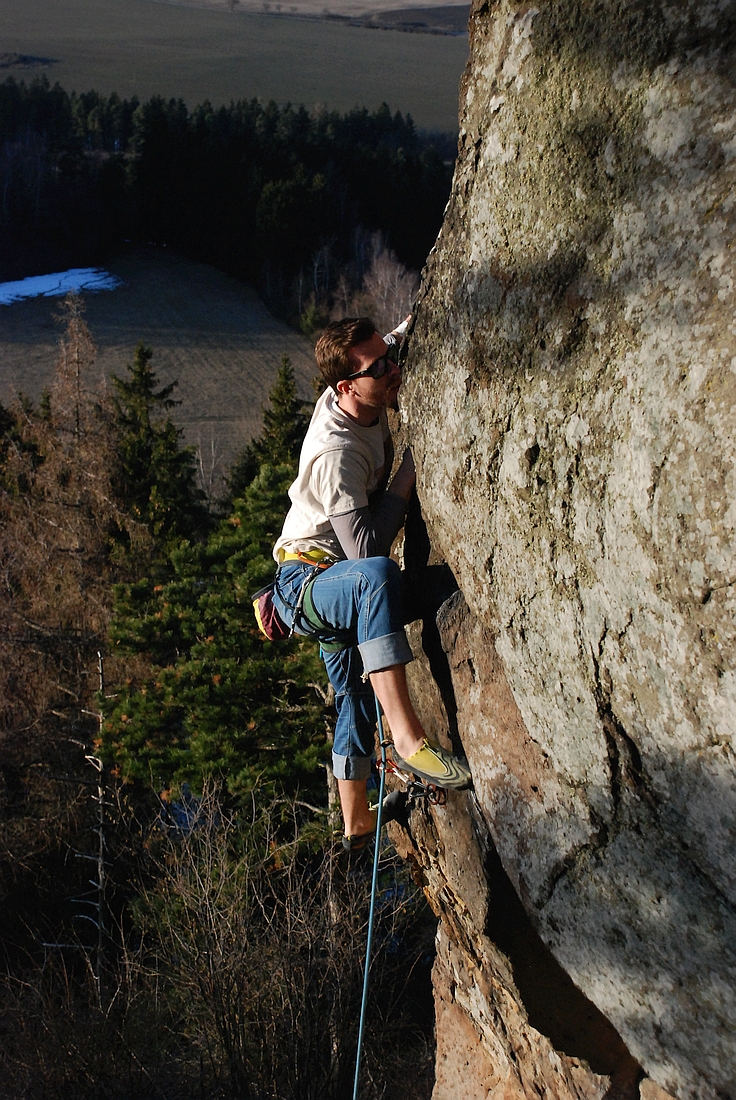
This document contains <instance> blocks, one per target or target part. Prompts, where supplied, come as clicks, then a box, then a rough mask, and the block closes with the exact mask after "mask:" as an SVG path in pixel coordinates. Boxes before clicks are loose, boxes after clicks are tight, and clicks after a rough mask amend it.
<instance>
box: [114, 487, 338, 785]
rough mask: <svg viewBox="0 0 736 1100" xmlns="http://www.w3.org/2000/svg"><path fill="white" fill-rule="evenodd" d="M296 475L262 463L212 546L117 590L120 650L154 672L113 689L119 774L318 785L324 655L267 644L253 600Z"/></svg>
mask: <svg viewBox="0 0 736 1100" xmlns="http://www.w3.org/2000/svg"><path fill="white" fill-rule="evenodd" d="M293 473H294V471H293V467H292V466H283V465H282V466H276V467H272V466H263V467H262V468H261V471H260V473H259V475H258V477H257V478H256V479H255V480H254V481H253V482H252V483H251V485H250V486H249V487H248V489H247V490H246V492H245V494H244V496H243V497H242V498H241V499H239V500H238V501H237V502H236V505H235V509H234V511H233V513H232V515H231V516H229V517H228V518H227V519H226V520H223V521H222V523H221V524H220V525H219V527H218V528H217V530H216V531H215V532H213V534H212V535H211V536H210V538H209V539H208V541H207V543H206V544H204V545H201V546H192V545H191V544H189V543H186V542H185V543H182V545H181V546H180V547H179V548H178V549H177V550H175V551H173V552H172V554H171V564H172V568H173V577H172V578H171V580H169V581H168V582H167V583H165V584H163V585H155V584H154V585H151V584H150V583H148V584H146V583H142V584H140V585H137V586H129V587H127V588H125V589H122V590H121V591H120V592H119V596H118V604H117V613H116V616H115V619H114V622H113V626H112V631H111V641H112V643H113V646H114V649H115V652H116V653H117V654H119V655H120V654H122V655H128V656H129V657H134V656H138V657H143V658H145V659H146V660H147V661H150V662H151V666H152V667H151V672H150V674H149V675H146V676H145V677H144V678H143V679H141V680H139V681H138V682H135V681H134V682H133V683H131V684H129V685H128V686H127V687H125V688H123V689H122V691H120V692H119V693H118V696H117V698H116V699H115V700H114V703H113V705H112V707H111V709H110V711H109V713H108V717H107V721H106V723H105V729H104V740H105V746H106V751H107V752H108V754H109V755H111V756H114V757H115V758H116V760H117V761H118V763H119V764H120V766H121V769H122V771H123V773H124V775H126V776H128V777H140V778H144V779H146V780H148V781H149V782H150V781H151V780H153V782H154V783H155V784H156V785H158V786H168V785H170V784H172V783H183V782H188V783H190V784H191V785H192V787H193V788H195V789H201V787H202V784H203V782H204V780H205V779H206V778H207V777H208V776H216V777H218V778H219V779H221V780H222V781H223V782H224V785H225V787H226V789H227V790H228V791H229V792H230V794H231V795H233V796H235V797H240V796H242V794H243V793H244V792H247V791H250V790H252V789H253V788H254V787H256V786H261V787H262V786H264V785H265V786H267V787H269V788H270V789H272V790H273V789H280V790H284V789H286V790H292V791H293V790H295V789H296V788H304V787H307V788H309V787H310V786H312V785H313V786H314V788H315V791H317V792H320V791H321V790H322V789H323V787H324V781H323V779H318V778H317V773H316V768H317V766H318V764H319V762H320V760H321V759H322V758H323V757H324V756H325V755H326V749H325V724H324V712H323V706H322V702H321V700H320V695H319V689H317V690H315V681H316V682H317V684H318V683H319V680H320V679H321V678H322V670H321V665H320V663H319V660H318V656H317V649H316V647H315V646H314V645H313V644H312V643H305V642H299V641H298V640H296V639H294V640H293V641H292V642H278V643H272V642H267V641H265V640H264V639H263V638H262V637H261V635H260V634H259V633H258V630H257V627H256V623H255V618H254V615H253V607H252V604H251V600H250V595H251V593H252V592H253V591H255V590H256V589H257V588H259V587H260V586H261V585H263V584H264V583H265V582H266V581H267V580H268V579H270V577H271V576H272V575H273V560H272V559H271V556H270V551H271V546H272V545H273V542H274V541H275V539H276V537H277V534H278V530H279V527H280V524H281V520H282V518H283V515H284V511H285V508H286V504H287V502H288V498H287V495H286V493H287V489H288V486H289V483H290V481H291V480H292V478H293ZM142 607H143V610H142V611H141V608H142Z"/></svg>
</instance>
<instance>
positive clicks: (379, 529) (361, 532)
mask: <svg viewBox="0 0 736 1100" xmlns="http://www.w3.org/2000/svg"><path fill="white" fill-rule="evenodd" d="M405 514H406V501H405V500H404V499H403V498H402V497H400V496H397V495H396V494H395V493H394V492H393V484H392V487H391V490H390V491H389V492H388V493H384V495H383V496H382V497H381V500H380V501H379V502H378V504H377V505H376V506H375V507H374V508H373V509H371V508H369V507H367V506H366V507H365V508H356V509H355V511H353V512H344V513H343V514H342V515H341V516H332V517H331V518H330V522H331V523H332V529H333V531H334V532H335V534H336V535H337V537H338V539H339V542H340V545H341V546H342V549H343V553H344V554H345V557H346V558H374V557H379V556H385V555H387V554H388V553H389V551H390V550H391V544H392V543H393V541H394V539H395V538H396V536H397V534H398V533H399V531H400V530H401V527H402V524H403V522H404V516H405Z"/></svg>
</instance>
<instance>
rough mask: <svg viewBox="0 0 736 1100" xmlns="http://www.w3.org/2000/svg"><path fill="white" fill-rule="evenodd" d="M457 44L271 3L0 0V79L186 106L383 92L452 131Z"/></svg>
mask: <svg viewBox="0 0 736 1100" xmlns="http://www.w3.org/2000/svg"><path fill="white" fill-rule="evenodd" d="M370 6H371V5H370V3H368V4H367V5H366V7H370ZM272 7H273V8H275V7H276V5H275V4H274V5H272ZM287 8H288V4H286V5H284V10H286V9H287ZM467 53H468V44H467V40H466V38H464V37H453V36H445V35H436V36H435V35H428V34H403V33H400V32H398V31H391V30H388V31H386V30H369V29H366V28H363V27H354V26H349V25H345V24H343V23H340V22H339V21H338V22H333V21H326V20H316V19H301V18H289V17H285V16H280V15H278V14H275V13H273V12H271V13H269V14H265V13H264V14H257V13H255V12H252V11H250V12H244V11H238V10H237V9H236V10H235V11H228V10H225V9H224V8H223V9H221V10H216V9H206V8H204V9H203V8H195V7H186V6H184V7H183V6H178V5H174V4H166V3H151V2H150V0H22V3H21V2H19V0H0V55H3V56H2V57H0V79H1V78H2V77H3V75H5V76H11V75H12V76H15V77H17V78H25V79H28V78H29V77H32V76H33V75H35V74H36V73H41V72H43V73H46V75H47V76H48V78H49V80H50V81H51V83H52V84H53V83H54V82H55V81H57V80H58V81H59V83H60V84H61V85H62V86H63V87H65V88H66V89H67V90H70V91H71V90H76V91H78V92H81V91H88V90H90V89H92V88H94V89H95V90H96V91H98V92H100V93H102V94H104V95H109V94H110V93H111V92H113V91H115V92H117V93H118V95H120V96H122V97H126V98H130V96H132V95H134V94H135V95H137V96H138V97H139V98H141V99H147V98H149V97H150V96H152V95H154V94H158V95H163V96H165V97H166V98H169V97H172V96H173V97H177V98H178V97H181V98H183V99H184V100H185V102H186V103H187V105H188V106H189V107H190V108H191V107H194V106H196V105H197V104H198V103H202V102H203V101H204V100H206V99H209V100H210V102H212V103H213V104H215V105H219V104H221V103H229V102H230V100H231V99H235V100H238V99H250V98H252V97H259V98H260V99H261V100H264V101H265V100H269V99H274V100H276V102H278V103H282V104H283V103H285V102H287V101H291V102H292V103H304V104H305V106H307V107H308V108H310V109H312V108H314V107H315V106H316V105H317V104H324V105H325V106H326V107H327V108H329V109H334V110H338V111H347V110H350V109H351V108H352V107H355V106H365V107H368V108H369V109H371V110H373V109H375V108H376V107H378V106H380V104H381V103H382V102H387V103H388V104H389V106H390V107H391V109H392V110H400V111H401V112H402V113H407V112H408V113H410V114H411V115H412V116H413V118H414V121H415V122H416V123H417V125H418V126H420V127H423V128H426V129H432V130H441V131H444V132H455V131H456V130H457V102H458V83H459V79H460V76H461V73H462V71H463V67H464V65H465V62H466V60H467ZM13 55H16V56H15V57H14V56H13ZM34 59H35V61H34Z"/></svg>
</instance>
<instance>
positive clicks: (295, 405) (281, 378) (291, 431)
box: [228, 355, 311, 499]
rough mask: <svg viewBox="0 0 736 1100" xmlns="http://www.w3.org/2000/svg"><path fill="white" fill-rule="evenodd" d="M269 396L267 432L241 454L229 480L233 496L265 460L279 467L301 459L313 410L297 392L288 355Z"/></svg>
mask: <svg viewBox="0 0 736 1100" xmlns="http://www.w3.org/2000/svg"><path fill="white" fill-rule="evenodd" d="M268 396H269V405H268V407H267V408H266V409H265V411H264V413H263V431H262V432H261V435H260V436H259V437H258V438H257V439H254V440H253V441H252V442H251V443H249V444H248V446H247V447H246V448H245V450H244V451H243V452H242V453H241V455H240V457H239V458H238V460H237V461H236V463H235V465H234V466H233V469H232V473H231V475H230V478H229V480H228V489H229V491H230V496H231V498H233V499H234V498H236V497H239V496H242V494H243V492H244V491H245V489H246V487H247V486H248V485H249V484H250V483H251V481H252V480H253V478H254V477H255V476H256V475H257V473H258V471H259V469H260V467H261V466H262V465H263V464H264V463H269V464H270V465H272V466H278V465H280V464H281V463H296V461H297V460H298V458H299V448H300V447H301V445H302V440H303V439H304V435H305V432H306V430H307V427H308V426H309V417H310V414H311V410H310V408H309V406H308V405H306V404H305V402H303V401H302V400H301V399H300V398H299V396H298V395H297V391H296V380H295V378H294V369H293V367H292V365H291V360H290V358H289V356H288V355H284V356H282V358H281V365H280V366H279V373H278V376H277V378H276V382H275V383H274V386H273V389H272V390H271V392H270V393H269V395H268Z"/></svg>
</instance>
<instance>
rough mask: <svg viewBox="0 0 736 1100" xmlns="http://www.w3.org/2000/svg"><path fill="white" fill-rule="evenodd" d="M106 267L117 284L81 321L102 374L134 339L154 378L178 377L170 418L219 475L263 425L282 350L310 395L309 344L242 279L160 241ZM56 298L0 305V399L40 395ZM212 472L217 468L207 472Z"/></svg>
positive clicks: (116, 368)
mask: <svg viewBox="0 0 736 1100" xmlns="http://www.w3.org/2000/svg"><path fill="white" fill-rule="evenodd" d="M109 270H110V271H111V272H113V273H114V274H115V275H117V276H118V277H119V278H121V279H122V280H123V284H122V286H120V287H119V288H118V289H117V290H112V291H100V293H98V294H89V295H87V296H86V298H85V300H86V303H87V312H86V320H87V323H88V324H89V327H90V329H91V331H92V335H93V337H94V340H95V343H96V344H97V349H98V356H97V363H98V366H99V371H100V375H101V376H102V375H105V376H107V377H109V376H110V374H117V375H119V376H122V375H124V374H125V368H126V365H127V364H128V363H130V362H131V361H132V358H133V349H134V347H135V345H136V344H137V343H138V341H139V340H143V341H144V343H146V344H147V345H149V346H150V347H152V348H153V350H154V357H153V366H154V369H155V371H156V373H157V374H158V377H159V381H160V382H161V383H162V384H165V383H168V382H172V381H173V380H174V379H177V380H178V382H179V386H178V389H177V392H176V394H175V395H174V396H175V397H177V398H178V399H179V400H180V401H181V405H179V406H177V408H176V409H174V411H173V413H172V416H173V418H174V420H175V421H176V422H177V424H179V425H180V426H181V427H182V428H183V429H184V433H185V440H186V442H187V443H188V444H191V445H192V446H195V447H199V448H201V450H202V453H203V458H204V461H205V466H206V468H207V470H209V467H210V466H211V465H212V462H213V452H214V465H215V474H216V475H218V474H219V475H220V476H222V474H224V473H225V472H226V470H227V469H228V468H229V466H230V465H231V464H232V462H233V460H234V459H235V457H236V455H237V453H238V452H239V451H240V450H241V448H242V447H244V446H245V444H246V443H247V442H248V440H250V439H251V438H252V437H253V436H254V435H257V434H258V433H259V432H260V429H261V423H262V415H261V414H262V410H263V408H264V406H265V405H266V404H267V403H268V393H269V390H270V389H271V387H272V386H273V384H274V382H275V381H276V375H277V373H278V368H279V363H280V362H281V356H282V355H288V356H289V357H290V358H291V362H292V366H293V367H294V373H295V375H296V379H297V384H298V387H299V392H300V394H301V395H302V396H303V397H304V398H305V399H307V400H310V399H313V398H314V391H313V390H312V387H311V380H312V378H313V377H314V375H315V374H316V366H315V363H314V354H313V352H312V345H311V344H310V342H309V340H307V339H305V337H303V336H301V335H299V334H298V333H296V332H294V331H293V329H290V328H289V327H288V326H287V325H285V324H284V323H283V322H282V321H279V320H277V319H276V318H275V317H273V316H272V315H271V314H270V313H269V312H268V310H267V309H266V307H265V306H264V304H263V302H262V301H261V300H260V298H259V297H258V296H257V294H256V293H255V291H253V290H252V289H251V288H250V287H249V286H247V284H245V283H242V282H240V281H239V280H237V279H231V278H229V277H228V276H227V275H223V274H222V273H221V272H219V271H216V270H215V269H214V268H213V267H209V266H208V265H206V264H196V263H191V262H190V261H188V260H184V259H182V258H181V257H179V256H175V255H173V254H171V253H169V252H167V251H166V250H164V249H157V248H148V249H133V250H131V251H130V252H127V253H123V254H122V255H120V256H118V258H117V259H116V260H114V261H113V262H112V263H111V264H110V265H109ZM59 305H60V303H59V301H58V300H56V299H53V298H30V299H27V300H26V301H22V302H14V303H13V304H12V305H9V306H6V305H0V403H4V404H8V403H10V402H11V401H12V400H13V398H14V397H15V395H16V394H17V393H18V391H19V390H20V391H22V392H23V393H26V394H27V395H28V396H29V397H31V398H32V399H33V400H34V401H38V400H39V399H40V397H41V395H42V393H43V391H44V389H45V388H46V387H47V386H49V384H50V382H51V379H52V376H53V371H54V364H55V362H56V359H57V357H58V354H59V344H58V341H59V336H60V335H61V332H62V326H61V325H60V324H59V322H58V321H57V320H55V315H58V314H59V312H60V310H59ZM215 479H216V480H217V476H216V478H215Z"/></svg>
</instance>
